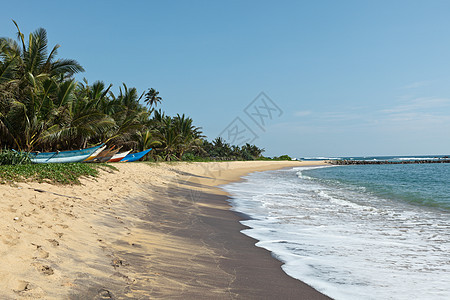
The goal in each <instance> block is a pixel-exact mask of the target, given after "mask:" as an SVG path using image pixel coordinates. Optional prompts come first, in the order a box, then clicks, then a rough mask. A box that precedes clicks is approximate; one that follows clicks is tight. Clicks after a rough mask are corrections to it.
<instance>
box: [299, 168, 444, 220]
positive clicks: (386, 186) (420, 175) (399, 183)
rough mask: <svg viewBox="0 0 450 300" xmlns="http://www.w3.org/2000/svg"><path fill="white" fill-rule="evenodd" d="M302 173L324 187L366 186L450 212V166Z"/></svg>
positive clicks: (368, 189) (393, 197)
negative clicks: (325, 185) (343, 185)
mask: <svg viewBox="0 0 450 300" xmlns="http://www.w3.org/2000/svg"><path fill="white" fill-rule="evenodd" d="M303 174H304V175H307V176H310V177H313V178H315V179H317V180H318V181H319V182H322V183H323V184H327V185H340V184H345V185H349V186H354V187H363V188H365V190H366V192H367V193H370V194H373V195H375V196H379V197H383V198H388V199H391V200H392V201H404V202H408V203H410V204H415V205H423V206H428V207H435V208H437V209H442V210H448V211H450V164H416V165H414V164H412V165H357V166H340V167H333V168H321V169H311V170H308V171H304V172H303Z"/></svg>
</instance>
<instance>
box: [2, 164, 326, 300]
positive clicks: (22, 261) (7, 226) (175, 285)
mask: <svg viewBox="0 0 450 300" xmlns="http://www.w3.org/2000/svg"><path fill="white" fill-rule="evenodd" d="M312 164H324V162H295V161H287V162H282V161H280V162H271V161H269V162H267V161H252V162H220V163H212V162H211V163H161V164H147V163H129V164H115V165H114V166H116V167H117V168H118V171H101V174H100V176H99V177H97V178H84V179H82V180H81V182H82V184H81V185H77V186H60V185H51V184H47V183H42V184H39V183H17V184H16V185H14V186H10V185H1V186H0V198H1V199H2V201H1V202H0V209H1V211H2V215H3V217H2V219H1V220H0V228H1V233H0V237H1V240H0V241H1V242H0V252H1V256H2V258H3V264H2V267H1V268H0V294H1V295H0V296H1V297H2V299H17V298H19V299H36V298H43V299H67V298H69V299H150V298H151V299H159V298H164V299H329V298H328V297H326V296H324V295H322V294H321V293H319V292H317V291H316V290H314V289H312V288H311V287H309V286H308V285H306V284H304V283H302V282H301V281H298V280H295V279H293V278H291V277H289V276H287V275H286V274H285V273H284V272H283V271H282V270H281V268H280V266H281V263H280V262H279V261H277V260H276V259H274V258H273V257H272V256H271V255H270V253H269V252H268V251H266V250H264V249H262V248H258V247H256V246H254V244H255V242H256V241H255V240H253V239H251V238H249V237H247V236H245V235H244V234H242V233H240V230H242V229H244V228H245V227H244V226H243V225H241V224H240V223H239V220H242V216H239V215H238V214H237V213H235V212H233V211H230V210H229V208H230V206H229V204H228V203H227V201H226V200H227V195H226V193H225V192H223V191H222V190H220V189H219V188H217V186H218V185H222V184H226V183H229V182H232V181H236V180H240V178H241V177H242V176H244V175H246V174H248V173H249V172H255V171H264V170H273V169H280V168H285V167H294V166H305V165H312Z"/></svg>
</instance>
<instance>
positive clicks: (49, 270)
mask: <svg viewBox="0 0 450 300" xmlns="http://www.w3.org/2000/svg"><path fill="white" fill-rule="evenodd" d="M33 265H34V266H35V267H36V269H37V270H38V271H39V272H41V273H42V274H44V275H47V276H50V275H53V274H54V273H55V272H54V271H53V269H52V267H50V266H46V265H41V264H37V263H34V264H33Z"/></svg>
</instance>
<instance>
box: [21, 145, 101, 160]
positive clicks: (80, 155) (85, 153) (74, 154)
mask: <svg viewBox="0 0 450 300" xmlns="http://www.w3.org/2000/svg"><path fill="white" fill-rule="evenodd" d="M102 146H103V144H101V145H99V146H96V147H91V148H86V149H81V150H71V151H57V152H42V153H40V152H31V153H30V159H31V161H32V162H33V163H36V164H44V163H74V162H81V161H83V160H85V159H86V158H88V157H89V156H91V155H92V154H93V153H94V152H95V151H96V150H98V149H99V148H101V147H102Z"/></svg>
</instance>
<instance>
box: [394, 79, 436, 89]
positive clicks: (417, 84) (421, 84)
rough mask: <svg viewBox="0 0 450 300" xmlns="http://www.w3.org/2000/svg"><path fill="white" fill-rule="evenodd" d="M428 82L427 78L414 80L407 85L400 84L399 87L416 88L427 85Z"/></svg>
mask: <svg viewBox="0 0 450 300" xmlns="http://www.w3.org/2000/svg"><path fill="white" fill-rule="evenodd" d="M429 84H430V81H429V80H424V81H416V82H413V83H410V84H408V85H405V86H402V87H401V89H405V90H409V89H416V88H420V87H424V86H427V85H429Z"/></svg>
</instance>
